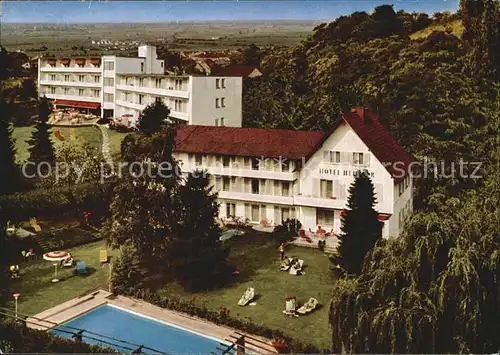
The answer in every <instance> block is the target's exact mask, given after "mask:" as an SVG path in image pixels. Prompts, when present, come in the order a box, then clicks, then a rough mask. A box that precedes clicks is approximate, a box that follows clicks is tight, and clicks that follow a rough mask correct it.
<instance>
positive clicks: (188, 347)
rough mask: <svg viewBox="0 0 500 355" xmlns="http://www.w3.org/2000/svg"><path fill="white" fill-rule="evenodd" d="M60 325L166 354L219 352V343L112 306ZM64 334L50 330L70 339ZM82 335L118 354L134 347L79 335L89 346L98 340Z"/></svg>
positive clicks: (66, 329) (213, 339) (144, 350)
mask: <svg viewBox="0 0 500 355" xmlns="http://www.w3.org/2000/svg"><path fill="white" fill-rule="evenodd" d="M63 325H65V326H69V327H74V328H78V329H85V330H88V331H91V332H95V333H99V334H102V335H106V336H108V337H113V338H115V339H120V340H125V341H127V342H129V343H134V344H137V345H144V346H147V347H150V348H153V349H156V350H159V351H162V352H165V353H168V354H209V353H210V352H215V353H220V351H217V349H216V347H217V346H219V348H222V346H220V345H219V344H220V343H221V341H219V340H217V339H215V338H209V337H206V336H202V335H200V334H198V333H195V332H191V331H188V330H185V329H182V328H179V327H175V326H173V325H169V324H167V323H164V322H161V321H158V320H154V319H153V318H149V317H145V316H140V315H138V314H134V313H132V312H129V311H126V310H123V309H121V308H118V307H116V306H112V305H109V304H108V305H104V306H101V307H99V308H96V309H94V310H92V311H90V312H87V313H85V314H83V315H81V316H79V317H77V318H75V319H73V320H70V321H68V322H66V323H64V324H63ZM61 330H65V331H68V330H69V329H68V328H64V327H61V326H58V327H56V328H55V329H53V330H51V333H53V334H56V335H59V336H62V337H65V338H71V337H72V334H68V333H65V332H62V331H61ZM85 335H88V336H91V337H93V338H97V339H102V340H104V341H108V342H112V343H114V344H117V346H112V345H109V344H101V345H104V346H108V347H109V346H111V347H113V348H114V349H116V350H118V351H120V352H129V353H130V352H132V350H130V349H126V348H123V347H121V346H120V345H123V346H125V347H127V348H134V346H133V345H127V344H123V343H120V342H118V341H112V340H109V339H106V338H102V337H99V336H98V335H92V334H87V333H85V332H84V333H83V341H85V342H87V343H91V344H99V341H98V340H95V339H89V338H86V337H85ZM142 352H143V353H149V354H154V353H155V352H154V351H152V350H147V349H143V350H142Z"/></svg>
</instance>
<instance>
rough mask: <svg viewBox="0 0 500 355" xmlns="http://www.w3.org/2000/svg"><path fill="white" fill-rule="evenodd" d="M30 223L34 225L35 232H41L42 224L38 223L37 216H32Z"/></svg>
mask: <svg viewBox="0 0 500 355" xmlns="http://www.w3.org/2000/svg"><path fill="white" fill-rule="evenodd" d="M30 225H31V227H33V229H34V230H35V232H37V233H39V232H41V231H42V228H41V227H40V225H39V224H38V223H37V221H36V218H35V217H33V218H30Z"/></svg>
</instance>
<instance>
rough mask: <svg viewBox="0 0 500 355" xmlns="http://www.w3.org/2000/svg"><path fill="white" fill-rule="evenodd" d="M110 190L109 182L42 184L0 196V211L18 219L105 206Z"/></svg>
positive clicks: (5, 216) (109, 197)
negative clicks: (58, 185)
mask: <svg viewBox="0 0 500 355" xmlns="http://www.w3.org/2000/svg"><path fill="white" fill-rule="evenodd" d="M112 191H113V185H112V184H102V185H99V186H96V185H94V184H82V185H78V186H76V187H74V188H66V187H56V188H45V189H36V190H32V191H28V192H20V193H15V194H11V195H5V196H0V214H1V215H2V217H3V219H4V220H11V221H16V222H17V221H22V220H26V219H29V218H30V217H51V216H55V215H61V214H66V213H69V212H75V211H77V210H85V209H94V208H95V207H96V206H98V207H101V208H103V207H104V208H106V207H107V206H108V205H109V204H110V201H111V196H112Z"/></svg>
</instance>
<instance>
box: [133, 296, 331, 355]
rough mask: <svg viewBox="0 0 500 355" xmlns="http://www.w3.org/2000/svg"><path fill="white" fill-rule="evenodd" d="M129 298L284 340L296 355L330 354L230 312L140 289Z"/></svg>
mask: <svg viewBox="0 0 500 355" xmlns="http://www.w3.org/2000/svg"><path fill="white" fill-rule="evenodd" d="M128 296H131V297H134V298H137V299H142V300H144V301H146V302H149V303H151V304H154V305H156V306H159V307H161V308H168V309H171V310H174V311H178V312H182V313H186V314H189V315H191V316H194V317H198V318H203V319H206V320H208V321H210V322H212V323H215V324H219V325H225V326H228V327H231V328H234V329H238V330H240V331H243V332H248V333H251V334H255V335H258V336H262V337H264V338H268V339H282V340H284V341H285V343H286V344H288V347H289V350H290V351H291V352H292V353H295V354H297V353H298V354H330V353H331V350H329V349H319V348H317V347H316V346H314V345H312V344H304V343H301V342H298V341H296V340H294V339H292V338H291V337H290V336H288V335H285V334H284V333H283V332H282V331H281V330H278V329H272V328H268V327H266V326H264V325H260V324H255V323H251V322H247V321H245V320H243V319H239V318H233V317H230V316H229V314H228V312H226V311H225V310H223V309H221V310H220V311H214V310H209V309H208V308H206V307H199V306H197V305H195V304H194V303H193V302H187V301H183V300H181V299H179V298H166V297H162V296H159V295H158V294H156V293H153V292H151V291H150V290H145V289H140V290H137V291H136V292H135V293H134V294H129V295H128Z"/></svg>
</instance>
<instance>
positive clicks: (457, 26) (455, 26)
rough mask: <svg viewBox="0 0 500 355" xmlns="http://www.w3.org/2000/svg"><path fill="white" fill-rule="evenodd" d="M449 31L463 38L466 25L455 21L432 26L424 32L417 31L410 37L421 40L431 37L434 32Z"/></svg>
mask: <svg viewBox="0 0 500 355" xmlns="http://www.w3.org/2000/svg"><path fill="white" fill-rule="evenodd" d="M447 29H450V30H451V33H452V34H453V35H454V36H456V37H458V38H461V37H462V33H463V32H464V25H463V24H462V21H461V20H455V21H452V22H450V23H447V24H438V25H431V26H429V27H427V28H424V29H423V30H420V31H417V32H415V33H412V34H411V35H410V38H411V39H421V38H425V37H427V36H429V35H430V34H431V33H432V32H434V31H441V32H444V31H446V30H447Z"/></svg>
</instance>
